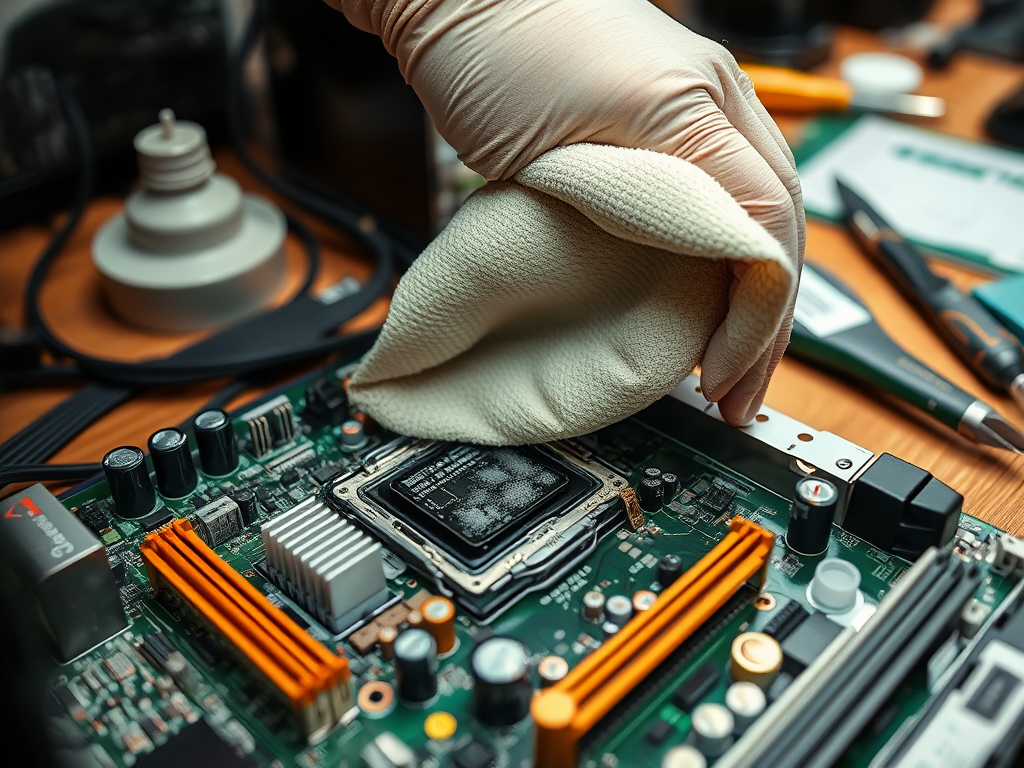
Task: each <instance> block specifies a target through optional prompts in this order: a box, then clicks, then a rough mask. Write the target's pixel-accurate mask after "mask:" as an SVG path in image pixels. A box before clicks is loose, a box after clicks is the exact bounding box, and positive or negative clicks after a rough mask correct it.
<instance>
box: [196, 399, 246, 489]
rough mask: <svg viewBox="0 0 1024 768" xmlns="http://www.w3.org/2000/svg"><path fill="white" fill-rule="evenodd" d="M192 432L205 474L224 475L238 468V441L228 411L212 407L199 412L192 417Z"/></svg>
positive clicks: (212, 475) (200, 464)
mask: <svg viewBox="0 0 1024 768" xmlns="http://www.w3.org/2000/svg"><path fill="white" fill-rule="evenodd" d="M192 433H193V434H194V435H195V438H196V448H198V449H199V467H200V468H201V469H202V470H203V472H204V473H205V474H207V475H210V476H211V477H223V476H224V475H230V474H231V473H232V472H234V471H235V470H236V469H238V441H237V439H236V438H235V431H234V430H233V429H232V428H231V417H230V416H228V415H227V413H226V412H224V411H222V410H221V409H220V408H211V409H210V410H208V411H203V412H202V413H199V414H197V415H196V417H195V418H194V419H192Z"/></svg>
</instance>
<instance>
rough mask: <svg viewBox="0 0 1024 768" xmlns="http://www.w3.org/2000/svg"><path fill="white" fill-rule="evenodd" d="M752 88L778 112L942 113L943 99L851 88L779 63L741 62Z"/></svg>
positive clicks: (831, 79) (943, 112)
mask: <svg viewBox="0 0 1024 768" xmlns="http://www.w3.org/2000/svg"><path fill="white" fill-rule="evenodd" d="M741 66H742V68H743V71H744V72H746V73H747V76H748V77H750V81H751V82H752V83H753V84H754V92H755V93H756V94H757V98H758V99H760V100H761V103H762V104H764V106H765V107H766V108H767V109H769V110H773V111H774V110H778V111H780V112H846V111H847V110H855V111H866V112H891V113H894V114H900V115H911V116H914V117H942V115H944V114H945V113H946V103H945V101H943V100H942V99H938V98H935V97H933V96H915V95H911V94H905V93H885V92H881V91H873V90H864V89H855V88H854V87H853V86H852V85H850V84H849V83H847V82H845V81H843V80H839V79H836V78H833V77H819V76H818V75H809V74H807V73H806V72H798V71H796V70H792V69H785V68H783V67H769V66H765V65H763V64H742V65H741Z"/></svg>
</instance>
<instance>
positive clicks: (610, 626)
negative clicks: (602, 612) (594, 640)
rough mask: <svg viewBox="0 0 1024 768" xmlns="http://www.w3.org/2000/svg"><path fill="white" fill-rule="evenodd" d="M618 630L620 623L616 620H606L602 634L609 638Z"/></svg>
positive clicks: (602, 626)
mask: <svg viewBox="0 0 1024 768" xmlns="http://www.w3.org/2000/svg"><path fill="white" fill-rule="evenodd" d="M618 631H619V625H618V624H616V623H615V622H614V621H606V622H605V623H604V624H602V625H601V636H602V637H604V639H605V640H607V639H608V638H609V637H611V636H612V635H614V634H616V633H617V632H618Z"/></svg>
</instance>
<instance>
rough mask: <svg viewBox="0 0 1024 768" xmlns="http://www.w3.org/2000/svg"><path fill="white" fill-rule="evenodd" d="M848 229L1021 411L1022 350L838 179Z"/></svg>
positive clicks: (960, 353)
mask: <svg viewBox="0 0 1024 768" xmlns="http://www.w3.org/2000/svg"><path fill="white" fill-rule="evenodd" d="M836 186H837V187H838V189H839V195H840V196H841V197H842V199H843V204H844V206H845V208H846V211H845V219H846V225H847V227H849V229H850V231H851V232H852V233H853V235H854V237H855V238H856V239H857V240H858V241H859V242H860V244H861V245H862V246H863V247H864V250H865V251H866V252H867V253H868V255H870V256H871V257H872V258H873V260H874V262H875V263H876V264H877V265H878V266H880V267H881V268H882V271H883V272H885V274H886V275H887V276H888V277H889V279H891V280H892V281H893V283H895V284H896V286H897V287H898V288H899V289H900V291H901V292H902V293H903V295H904V297H906V299H907V300H908V301H909V302H910V303H911V304H913V305H914V306H915V307H916V308H917V310H918V311H919V312H920V313H921V314H922V315H923V316H924V317H925V319H927V320H928V322H929V323H931V325H932V327H934V328H935V330H936V331H937V332H938V334H939V336H941V337H942V339H943V340H944V341H945V342H946V344H947V345H948V346H949V347H950V348H951V349H952V350H953V351H954V352H956V354H957V355H958V356H959V357H960V359H961V360H963V361H964V363H965V364H966V365H967V366H968V367H969V368H970V369H971V370H972V371H974V373H975V374H977V376H978V378H980V379H981V380H982V381H983V382H985V384H987V385H988V386H990V387H992V388H993V389H996V390H999V391H1001V392H1005V393H1009V394H1010V396H1011V397H1012V398H1013V399H1014V402H1016V403H1017V405H1018V406H1019V407H1020V408H1021V409H1024V349H1021V346H1020V344H1019V343H1018V342H1017V340H1016V339H1015V338H1014V337H1013V336H1012V335H1011V334H1010V333H1009V332H1008V331H1007V330H1006V329H1005V328H1003V327H1002V326H1000V325H999V323H998V322H996V320H995V318H993V317H992V316H991V315H990V314H989V313H988V312H987V311H986V310H985V308H984V307H983V306H982V305H981V304H980V303H979V302H978V301H977V300H976V299H974V298H972V297H971V296H968V295H966V294H964V293H963V292H962V291H961V290H960V289H959V288H957V287H956V286H955V285H953V284H952V283H951V282H949V280H947V279H946V278H944V277H940V276H939V275H937V274H935V273H934V272H932V270H931V269H930V268H929V267H928V262H926V261H925V259H924V256H922V255H921V253H920V251H918V250H917V248H916V247H914V246H913V245H911V244H910V243H908V242H907V241H906V240H904V239H903V238H902V237H901V236H900V235H899V234H898V233H897V232H894V231H893V229H892V228H891V227H890V226H889V225H888V224H887V223H886V221H885V219H883V218H882V216H881V215H880V214H879V213H878V212H877V211H875V210H873V209H872V208H871V206H869V205H868V204H867V203H866V202H865V201H864V199H863V198H861V197H860V196H859V195H858V194H857V193H856V192H854V191H853V190H852V189H850V188H849V187H848V186H846V185H845V184H843V183H842V182H841V181H839V180H838V179H837V180H836Z"/></svg>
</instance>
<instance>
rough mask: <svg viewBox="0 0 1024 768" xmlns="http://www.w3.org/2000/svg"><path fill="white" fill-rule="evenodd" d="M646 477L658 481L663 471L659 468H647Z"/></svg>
mask: <svg viewBox="0 0 1024 768" xmlns="http://www.w3.org/2000/svg"><path fill="white" fill-rule="evenodd" d="M644 477H645V478H646V477H650V478H652V479H655V480H656V479H657V478H659V477H661V470H660V469H658V468H657V467H647V468H646V469H645V470H644Z"/></svg>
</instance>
